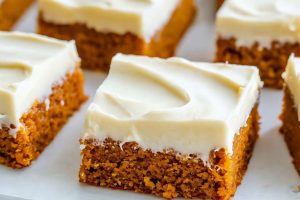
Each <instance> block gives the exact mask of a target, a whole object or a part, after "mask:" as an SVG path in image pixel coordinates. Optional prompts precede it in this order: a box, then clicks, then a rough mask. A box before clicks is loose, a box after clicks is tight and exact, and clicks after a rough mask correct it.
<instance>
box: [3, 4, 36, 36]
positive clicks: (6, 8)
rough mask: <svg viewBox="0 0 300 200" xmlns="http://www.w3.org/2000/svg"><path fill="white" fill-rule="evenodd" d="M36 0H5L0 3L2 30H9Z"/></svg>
mask: <svg viewBox="0 0 300 200" xmlns="http://www.w3.org/2000/svg"><path fill="white" fill-rule="evenodd" d="M33 2H34V0H4V1H3V2H2V3H0V30H4V31H8V30H10V29H11V28H12V27H13V26H14V24H15V23H16V22H17V21H18V19H19V18H20V17H21V16H22V15H23V13H24V12H25V11H26V10H27V9H28V7H29V6H30V5H31V4H32V3H33Z"/></svg>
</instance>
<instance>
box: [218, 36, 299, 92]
mask: <svg viewBox="0 0 300 200" xmlns="http://www.w3.org/2000/svg"><path fill="white" fill-rule="evenodd" d="M291 53H294V54H295V55H296V56H300V44H299V43H280V42H278V41H273V42H272V44H271V45H270V48H265V47H264V48H261V47H260V46H259V43H257V42H256V43H254V44H253V45H252V46H251V47H244V46H241V47H238V46H237V45H236V39H235V38H230V39H224V38H218V40H217V52H216V58H215V61H216V62H227V61H228V62H229V63H231V64H241V65H254V66H257V67H258V68H259V70H260V76H261V78H262V80H263V81H264V85H265V86H266V87H272V88H277V89H281V88H282V87H283V79H282V77H281V75H282V73H283V72H284V70H285V67H286V65H287V61H288V59H289V57H290V55H291Z"/></svg>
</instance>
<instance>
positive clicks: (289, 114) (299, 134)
mask: <svg viewBox="0 0 300 200" xmlns="http://www.w3.org/2000/svg"><path fill="white" fill-rule="evenodd" d="M280 119H281V121H282V126H281V128H280V132H281V133H282V134H283V136H284V139H285V142H286V144H287V146H288V149H289V151H290V154H291V156H292V157H293V163H294V165H295V167H296V170H297V172H298V174H299V175H300V146H299V144H300V122H299V119H298V112H297V108H296V106H295V103H294V100H293V96H292V94H291V92H290V90H289V89H288V87H287V86H285V89H284V97H283V108H282V114H281V116H280Z"/></svg>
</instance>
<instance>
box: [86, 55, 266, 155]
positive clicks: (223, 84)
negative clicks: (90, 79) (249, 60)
mask: <svg viewBox="0 0 300 200" xmlns="http://www.w3.org/2000/svg"><path fill="white" fill-rule="evenodd" d="M260 84H261V82H260V79H259V75H258V70H257V68H255V67H240V66H235V65H226V64H210V63H195V62H189V61H187V60H184V59H180V58H171V59H167V60H163V59H159V58H147V57H142V56H125V55H121V54H119V55H117V56H115V57H114V59H113V61H112V64H111V70H110V73H109V75H108V77H107V79H106V80H105V81H104V83H103V84H102V85H101V86H100V88H99V89H98V91H97V93H96V96H95V99H94V102H93V103H92V105H91V106H90V108H89V110H88V114H87V119H86V121H87V122H86V129H85V137H92V138H99V139H105V138H106V137H111V138H113V139H117V140H120V141H122V142H126V141H130V140H133V141H136V142H138V143H139V144H140V145H142V146H143V147H145V148H151V149H154V150H158V151H159V150H163V149H164V148H174V149H175V150H178V151H179V152H182V153H201V154H202V153H203V154H207V153H209V152H210V150H212V149H214V148H221V147H224V148H227V147H228V151H231V145H232V142H233V141H232V140H233V137H234V135H235V133H237V132H238V131H239V129H240V128H241V127H243V126H244V125H245V122H246V120H247V118H248V116H249V114H250V112H251V109H252V108H253V106H254V104H255V103H256V101H257V98H258V90H259V87H260ZM97 127H101V129H100V128H99V129H98V128H97Z"/></svg>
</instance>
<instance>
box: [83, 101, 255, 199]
mask: <svg viewBox="0 0 300 200" xmlns="http://www.w3.org/2000/svg"><path fill="white" fill-rule="evenodd" d="M258 130H259V115H258V111H257V106H256V107H255V108H253V110H252V112H251V115H250V116H249V118H248V120H247V126H245V127H243V128H241V130H240V133H239V134H237V135H236V136H235V139H234V149H233V152H234V153H233V156H232V157H230V156H229V155H228V154H226V152H225V150H224V149H219V150H216V151H212V152H211V154H210V158H209V165H210V167H208V166H207V165H205V164H204V163H203V161H202V160H201V159H199V158H197V156H196V155H189V157H184V156H180V155H179V154H178V153H176V152H174V151H172V150H168V151H164V152H158V153H153V152H152V151H151V150H144V149H142V148H140V147H139V145H138V144H137V143H135V142H127V143H125V144H123V145H122V147H120V142H117V141H114V140H112V139H109V138H108V139H106V140H105V141H104V142H103V143H101V144H99V143H98V144H97V140H93V139H87V140H81V144H82V145H85V148H84V149H83V150H82V153H81V154H82V156H83V158H82V165H81V168H80V172H79V180H80V182H83V183H88V184H91V185H96V186H101V187H109V188H113V189H121V190H132V191H135V192H142V193H150V194H154V195H157V196H162V197H164V198H166V199H172V198H175V197H185V198H201V199H213V200H225V199H226V200H227V199H230V197H231V196H233V195H234V193H235V191H236V188H237V186H238V185H239V184H240V183H241V181H242V178H243V175H244V174H245V172H246V170H247V166H248V162H249V160H250V158H251V155H252V150H253V147H254V144H255V141H256V139H257V137H258Z"/></svg>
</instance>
